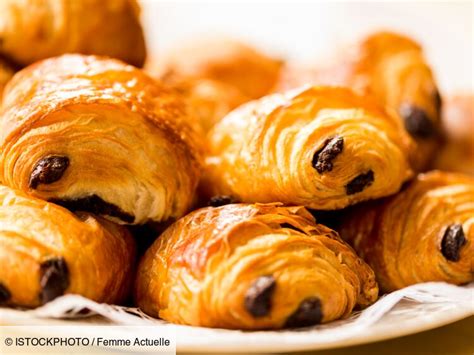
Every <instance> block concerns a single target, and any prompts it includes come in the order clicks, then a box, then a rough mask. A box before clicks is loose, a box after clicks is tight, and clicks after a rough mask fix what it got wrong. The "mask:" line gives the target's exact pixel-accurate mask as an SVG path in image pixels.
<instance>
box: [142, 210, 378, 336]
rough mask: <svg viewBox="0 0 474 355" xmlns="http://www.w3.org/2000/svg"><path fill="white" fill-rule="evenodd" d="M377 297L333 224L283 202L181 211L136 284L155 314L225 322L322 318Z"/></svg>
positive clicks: (297, 323)
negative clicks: (184, 214)
mask: <svg viewBox="0 0 474 355" xmlns="http://www.w3.org/2000/svg"><path fill="white" fill-rule="evenodd" d="M377 297H378V287H377V283H376V282H375V278H374V274H373V271H372V270H371V269H370V268H369V267H368V266H367V265H366V264H365V263H364V262H363V261H362V260H361V259H360V258H359V257H358V256H357V255H356V254H355V253H354V251H353V250H352V249H351V248H350V247H349V246H348V245H347V244H345V243H344V242H343V241H342V240H341V239H340V238H339V236H338V234H337V233H336V232H334V231H332V230H331V229H329V228H327V227H325V226H323V225H320V224H316V223H315V221H314V219H313V217H312V216H311V214H310V213H309V212H308V211H307V210H306V209H305V208H303V207H282V206H281V204H255V205H247V204H230V205H226V206H221V207H217V208H214V207H206V208H203V209H199V210H197V211H194V212H192V213H191V214H189V215H187V216H185V217H184V218H182V219H180V220H179V221H177V222H175V224H173V225H172V226H171V227H169V229H167V230H166V231H165V232H164V233H163V234H162V235H161V236H160V237H159V238H158V239H157V240H156V241H155V243H154V244H153V245H152V246H151V248H150V249H148V250H147V252H146V254H145V256H144V257H143V259H142V260H141V263H140V266H139V268H138V273H137V280H136V288H135V298H136V301H137V303H138V305H139V306H140V308H141V309H142V310H144V311H145V312H146V313H148V314H149V315H151V316H154V317H160V318H163V319H165V320H167V321H170V322H173V323H180V324H189V325H195V326H205V327H220V328H229V329H278V328H283V327H302V326H310V325H314V324H318V323H325V322H329V321H331V320H334V319H339V318H344V317H347V316H349V314H350V313H351V311H352V309H353V308H354V307H356V306H360V307H364V306H368V305H370V304H371V303H373V302H375V300H376V299H377Z"/></svg>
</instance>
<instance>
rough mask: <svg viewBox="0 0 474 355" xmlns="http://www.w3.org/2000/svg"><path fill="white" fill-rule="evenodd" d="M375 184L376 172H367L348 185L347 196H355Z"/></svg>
mask: <svg viewBox="0 0 474 355" xmlns="http://www.w3.org/2000/svg"><path fill="white" fill-rule="evenodd" d="M373 182H374V172H373V171H372V170H369V171H367V172H366V173H362V174H360V175H358V176H356V177H355V178H354V179H353V180H352V181H351V182H349V183H348V184H347V185H346V194H347V195H353V194H356V193H358V192H361V191H362V190H364V189H365V188H366V187H368V186H370V185H372V183H373Z"/></svg>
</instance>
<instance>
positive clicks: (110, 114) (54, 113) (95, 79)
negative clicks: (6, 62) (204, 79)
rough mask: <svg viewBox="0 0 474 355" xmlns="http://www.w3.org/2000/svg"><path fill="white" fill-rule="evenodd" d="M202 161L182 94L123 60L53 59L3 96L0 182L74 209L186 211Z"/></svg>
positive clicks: (139, 219) (126, 217)
mask: <svg viewBox="0 0 474 355" xmlns="http://www.w3.org/2000/svg"><path fill="white" fill-rule="evenodd" d="M200 162H201V157H200V144H199V143H198V136H197V134H196V132H195V130H194V129H193V126H192V125H190V124H189V119H188V117H187V110H186V106H185V104H184V102H183V100H182V99H181V97H180V96H179V95H178V94H177V93H176V92H175V91H174V90H171V89H168V88H167V87H166V86H164V85H163V84H161V83H159V82H157V81H155V80H153V79H152V78H150V77H149V76H147V75H146V74H145V73H144V72H142V71H141V70H140V69H137V68H135V67H133V66H131V65H126V64H124V63H123V62H121V61H118V60H113V59H105V58H101V57H96V56H83V55H64V56H61V57H57V58H52V59H47V60H45V61H42V62H39V63H37V64H34V65H32V66H30V67H27V68H26V69H24V70H22V71H21V72H19V73H17V74H16V75H15V77H14V78H13V79H12V81H11V82H10V85H9V86H8V88H7V90H6V91H5V93H4V100H3V113H2V117H1V120H0V181H3V183H4V184H5V185H7V186H10V187H12V188H15V189H19V190H22V191H24V192H26V193H27V194H29V195H32V196H35V197H39V198H42V199H45V200H49V201H52V202H55V203H57V204H60V205H62V206H64V207H67V208H69V209H71V210H81V211H89V212H92V213H95V214H98V215H101V216H104V217H106V218H109V219H111V220H114V221H116V222H119V223H127V224H144V223H148V222H160V221H164V220H168V219H174V218H178V217H180V216H182V215H183V214H185V213H186V212H187V211H188V209H189V208H190V206H191V203H192V201H193V195H194V190H195V188H196V186H197V183H198V179H199V174H200V166H201V163H200Z"/></svg>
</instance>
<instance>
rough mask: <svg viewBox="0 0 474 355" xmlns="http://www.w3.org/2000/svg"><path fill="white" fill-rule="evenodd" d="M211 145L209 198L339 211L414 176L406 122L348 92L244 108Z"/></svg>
mask: <svg viewBox="0 0 474 355" xmlns="http://www.w3.org/2000/svg"><path fill="white" fill-rule="evenodd" d="M208 144H209V147H208V148H209V154H208V156H207V158H206V173H205V177H204V179H203V181H202V184H201V190H202V194H203V195H205V196H206V197H208V198H209V197H213V196H220V195H226V196H231V197H233V198H234V199H235V200H236V201H241V202H283V203H285V204H292V205H303V206H306V207H310V208H315V209H320V210H330V209H339V208H344V207H346V206H348V205H351V204H354V203H357V202H360V201H364V200H369V199H374V198H377V197H381V196H386V195H390V194H393V193H395V192H397V191H398V190H399V188H400V186H401V184H402V183H403V182H404V181H405V180H407V179H408V178H410V177H411V175H412V171H411V169H410V166H409V162H408V159H407V155H408V150H409V149H410V147H412V140H411V139H410V137H409V136H408V135H407V134H406V132H405V131H404V130H403V127H402V125H401V123H400V122H399V121H398V120H397V118H396V117H393V116H390V115H388V114H387V113H386V112H385V111H384V110H383V109H382V108H380V107H379V106H378V105H377V104H375V103H374V102H373V101H372V100H370V99H368V98H366V97H362V96H358V95H356V94H355V93H353V92H352V91H351V90H349V89H345V88H337V87H303V88H300V89H296V90H294V91H290V92H287V93H285V94H274V95H270V96H266V97H264V98H262V99H260V100H257V101H253V102H250V103H248V104H245V105H244V106H241V107H239V108H237V109H236V110H234V111H233V112H231V113H230V114H229V115H227V116H226V117H225V118H224V119H223V120H222V121H221V122H219V123H218V124H217V125H216V126H215V127H214V128H213V130H211V132H210V133H209V136H208Z"/></svg>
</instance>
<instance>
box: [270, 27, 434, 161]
mask: <svg viewBox="0 0 474 355" xmlns="http://www.w3.org/2000/svg"><path fill="white" fill-rule="evenodd" d="M284 72H285V71H284ZM306 83H312V84H317V85H342V86H350V87H352V88H353V89H355V90H357V91H358V92H360V93H364V94H370V95H373V96H374V97H375V98H376V99H377V100H378V101H379V102H380V103H381V104H383V105H385V106H387V107H389V108H390V109H392V110H394V111H395V112H397V113H398V114H399V116H400V119H401V120H402V121H403V122H404V124H405V128H406V129H407V131H408V132H409V133H410V134H411V135H412V136H413V137H414V138H415V139H416V142H417V146H418V147H417V149H414V150H412V152H411V160H412V163H413V166H414V168H415V169H417V170H423V169H426V168H427V167H428V166H429V164H430V163H431V161H432V159H433V156H434V153H435V151H436V148H437V147H438V145H439V129H440V106H441V101H440V96H439V92H438V89H437V86H436V82H435V79H434V75H433V73H432V71H431V69H430V67H429V66H428V64H427V61H426V59H425V57H424V54H423V51H422V48H421V47H420V45H419V44H418V43H416V42H415V41H413V40H412V39H410V38H408V37H406V36H402V35H399V34H396V33H391V32H377V33H374V34H372V35H369V36H367V37H366V38H364V39H363V40H361V41H360V42H359V43H357V44H355V45H354V46H352V47H350V48H349V49H348V50H345V51H344V52H343V53H338V56H337V59H335V60H331V62H330V65H322V66H321V67H319V68H314V69H313V68H298V67H296V70H295V69H293V68H292V67H288V68H287V69H286V74H284V75H283V76H282V79H281V81H280V84H278V85H277V88H280V89H287V88H289V87H297V86H300V85H302V84H306Z"/></svg>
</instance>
